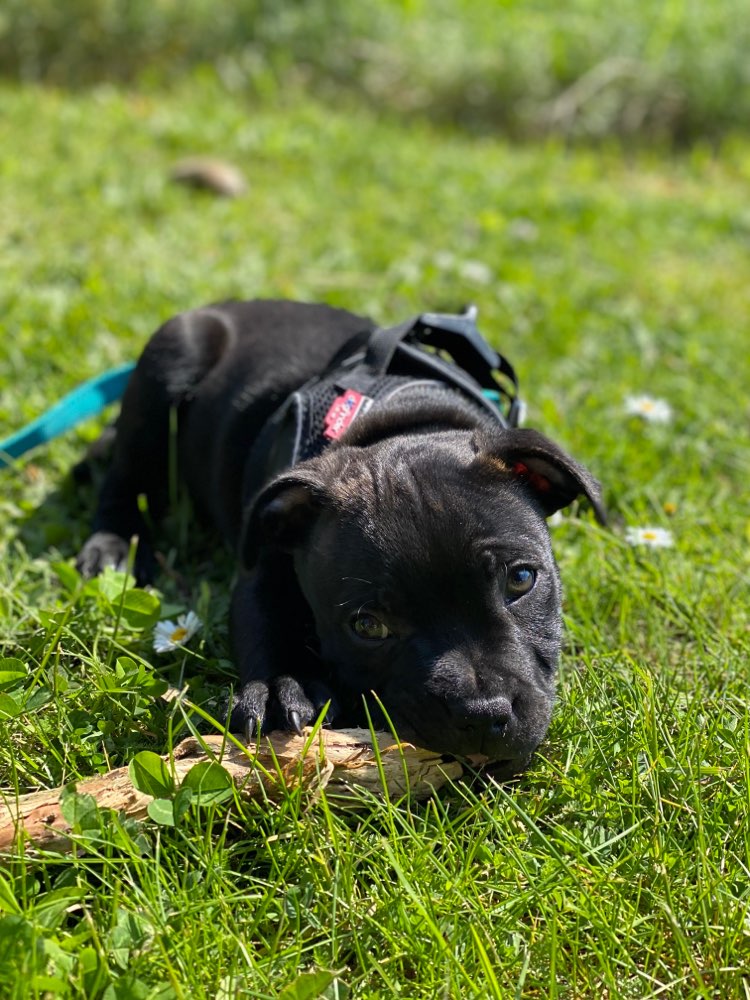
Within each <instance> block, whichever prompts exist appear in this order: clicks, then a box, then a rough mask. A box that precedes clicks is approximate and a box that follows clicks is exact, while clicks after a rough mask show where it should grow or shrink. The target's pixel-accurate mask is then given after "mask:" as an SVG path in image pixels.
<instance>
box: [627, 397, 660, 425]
mask: <svg viewBox="0 0 750 1000" xmlns="http://www.w3.org/2000/svg"><path fill="white" fill-rule="evenodd" d="M625 412H626V413H627V414H628V416H631V417H641V419H642V420H647V421H648V422H649V423H651V424H668V423H669V421H670V420H671V419H672V407H671V406H670V405H669V403H668V402H667V401H666V399H656V398H655V397H654V396H626V397H625Z"/></svg>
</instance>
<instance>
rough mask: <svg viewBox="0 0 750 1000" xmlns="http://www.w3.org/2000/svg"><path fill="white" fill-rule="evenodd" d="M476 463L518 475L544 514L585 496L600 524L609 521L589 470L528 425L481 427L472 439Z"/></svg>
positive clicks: (502, 472) (599, 489) (547, 514)
mask: <svg viewBox="0 0 750 1000" xmlns="http://www.w3.org/2000/svg"><path fill="white" fill-rule="evenodd" d="M472 446H473V448H474V450H475V452H476V456H477V457H476V459H475V461H476V462H479V463H481V464H482V465H490V466H492V467H493V468H494V470H495V471H497V472H498V473H500V474H502V475H510V476H514V477H516V478H517V479H518V480H519V481H520V482H522V483H523V484H524V486H526V488H527V489H528V490H529V491H530V492H531V493H532V494H533V496H534V498H535V499H536V501H537V503H538V504H539V505H540V506H541V508H542V510H543V511H544V513H545V515H546V516H547V517H549V515H550V514H554V512H555V511H556V510H560V509H561V508H562V507H567V506H568V504H570V503H572V502H573V501H574V500H575V499H576V497H579V496H585V497H586V499H587V500H589V501H590V503H591V506H592V507H593V509H594V513H595V515H596V519H597V521H598V522H599V523H600V524H606V523H607V514H606V511H605V509H604V505H603V503H602V492H601V486H600V485H599V483H598V482H597V480H596V479H594V477H593V476H592V475H591V473H590V472H589V471H588V469H585V468H584V467H583V466H582V465H580V464H579V463H578V462H576V461H575V459H573V458H571V457H570V455H568V454H567V452H565V451H563V449H562V448H560V447H559V446H558V445H556V444H555V443H554V441H550V439H549V438H547V437H545V436H544V434H540V433H539V431H534V430H531V429H529V428H525V427H524V428H522V429H520V430H519V429H516V428H514V429H511V430H500V429H498V430H497V431H495V430H494V428H493V429H492V430H486V429H481V430H478V431H477V432H476V433H475V434H474V437H473V439H472Z"/></svg>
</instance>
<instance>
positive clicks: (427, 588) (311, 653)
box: [78, 300, 603, 772]
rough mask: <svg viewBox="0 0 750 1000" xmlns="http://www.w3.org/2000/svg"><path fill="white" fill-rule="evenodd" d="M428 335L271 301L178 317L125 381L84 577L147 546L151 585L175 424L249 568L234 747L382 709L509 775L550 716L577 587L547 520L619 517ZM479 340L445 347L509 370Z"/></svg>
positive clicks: (430, 743)
mask: <svg viewBox="0 0 750 1000" xmlns="http://www.w3.org/2000/svg"><path fill="white" fill-rule="evenodd" d="M439 319H440V317H438V320H439ZM444 319H446V323H445V324H444V325H445V326H446V327H447V328H451V325H453V327H456V321H457V322H458V327H461V320H460V318H458V317H452V318H451V317H447V318H444ZM417 326H419V324H417ZM417 326H414V324H412V326H411V327H410V326H409V324H405V325H404V327H401V328H394V329H392V330H389V331H379V332H377V333H375V334H373V331H374V329H375V328H374V325H373V323H372V322H371V321H370V320H369V319H366V318H363V317H361V316H355V315H353V314H351V313H349V312H345V311H342V310H338V309H332V308H330V307H328V306H324V305H310V304H303V303H295V302H284V301H261V300H259V301H251V302H229V303H224V304H221V305H216V306H210V307H207V308H202V309H196V310H194V311H192V312H188V313H184V314H182V315H180V316H177V317H176V318H174V319H171V320H170V321H169V322H167V323H166V324H165V325H164V326H162V327H161V328H160V329H159V330H158V331H157V333H156V334H155V335H154V336H153V337H152V339H151V340H150V341H149V343H148V345H147V346H146V349H145V351H144V353H143V355H142V356H141V358H140V360H139V362H138V366H137V368H136V370H135V372H134V374H133V376H132V378H131V380H130V383H129V385H128V388H127V392H126V394H125V397H124V400H123V405H122V412H121V415H120V417H119V419H118V422H117V433H116V441H115V445H114V456H113V460H112V465H111V468H110V470H109V472H108V475H107V478H106V480H105V484H104V487H103V489H102V492H101V496H100V500H99V507H98V511H97V515H96V519H95V524H94V534H93V535H92V537H91V538H90V539H89V540H88V541H87V543H86V544H85V546H84V548H83V550H82V551H81V553H80V555H79V559H78V565H79V568H80V569H81V570H82V572H84V573H85V574H89V575H91V574H95V573H97V572H99V571H100V570H101V568H102V567H103V566H104V565H106V564H115V565H119V566H122V565H123V564H124V562H125V559H126V556H127V552H128V546H129V542H130V539H131V537H132V536H133V535H137V536H138V537H139V540H140V541H139V548H138V554H137V562H136V572H137V575H138V577H139V579H140V580H141V581H145V580H148V579H149V578H150V577H151V576H152V575H153V571H154V564H153V552H152V549H151V541H150V539H149V535H148V530H147V527H146V525H145V523H144V521H143V518H142V516H141V514H140V512H139V507H138V497H139V495H140V494H145V495H146V496H147V498H148V510H149V514H150V516H151V518H153V519H154V520H158V518H159V516H160V515H161V514H163V512H164V510H165V508H166V505H167V497H168V481H169V469H170V462H171V456H170V447H171V445H170V440H171V437H170V426H174V423H175V421H174V418H173V416H172V414H175V413H176V417H177V419H176V425H177V434H176V444H175V447H176V453H177V461H178V466H179V470H180V474H181V476H182V478H183V480H184V481H185V483H186V484H187V487H188V490H189V493H190V495H191V497H192V499H193V501H194V503H195V505H196V507H197V509H198V511H199V512H200V513H201V514H202V515H203V516H204V517H206V518H207V519H208V520H209V521H210V522H211V523H212V524H213V525H214V526H215V527H216V528H217V529H218V531H219V532H220V533H221V535H222V536H223V538H224V539H225V541H226V542H227V543H228V544H229V545H230V546H231V547H232V548H233V549H234V550H235V551H236V552H237V554H238V556H239V560H240V564H241V570H240V574H239V578H238V580H237V582H236V583H235V586H234V592H233V597H232V610H231V633H232V645H233V651H234V657H235V660H236V663H237V667H238V670H239V676H240V688H239V691H238V694H237V696H236V699H235V709H234V713H233V717H232V725H233V727H234V728H239V729H244V730H245V731H247V732H254V731H256V730H257V726H258V725H259V724H260V725H262V726H263V727H264V728H265V729H273V728H276V727H281V728H293V729H299V728H300V727H301V726H302V725H304V724H307V723H309V722H310V721H311V720H313V719H314V718H315V716H316V714H317V713H318V712H319V711H320V710H321V708H322V706H323V705H324V704H325V703H326V702H328V701H330V708H329V718H330V719H331V720H333V721H335V723H336V724H337V725H341V726H347V725H356V724H361V723H362V722H363V721H364V708H363V701H364V699H365V698H367V700H368V708H369V710H370V712H371V715H372V717H373V719H374V721H375V722H376V724H379V725H382V724H383V722H384V720H383V715H382V710H384V711H385V713H387V715H388V717H389V718H390V720H391V721H392V723H393V724H394V725H395V727H396V730H397V732H398V734H399V735H400V736H401V737H402V738H406V739H410V740H412V741H414V742H415V743H418V744H419V745H422V746H425V747H427V748H431V749H434V750H437V751H440V752H444V753H452V754H457V755H471V754H483V755H485V756H487V757H489V758H490V759H493V760H500V761H504V762H506V766H507V767H506V769H507V770H508V771H509V772H512V771H514V770H517V769H519V768H520V767H522V766H523V764H524V763H525V762H526V760H527V759H528V757H529V756H530V755H531V753H532V752H533V751H534V750H535V749H536V747H537V746H538V745H539V743H540V741H541V740H542V738H543V737H544V735H545V733H546V730H547V727H548V724H549V721H550V716H551V712H552V705H553V701H554V687H555V670H556V666H557V660H558V655H559V650H560V634H561V616H560V584H559V579H558V573H557V568H556V565H555V562H554V559H553V557H552V552H551V549H550V543H549V536H548V532H547V527H546V524H545V520H544V519H545V517H546V516H548V515H550V514H552V513H553V512H554V511H556V510H558V509H559V508H561V507H564V506H566V505H567V504H569V503H570V502H571V501H572V500H573V499H574V498H575V497H577V496H579V495H581V494H583V495H585V496H586V497H588V499H589V500H590V501H591V502H592V503H593V505H594V508H595V510H596V512H597V515H598V516H599V517H600V518H603V512H602V508H601V505H600V499H599V487H598V484H597V483H596V481H595V480H594V479H593V478H592V477H591V476H590V474H589V473H588V472H587V471H586V470H585V469H584V468H582V467H581V466H580V465H579V464H577V463H576V462H575V461H573V459H571V458H570V457H569V456H568V455H566V454H565V453H564V452H563V451H562V450H561V449H560V448H558V447H557V446H556V445H555V444H553V443H552V442H551V441H549V440H548V439H547V438H545V437H544V436H543V435H541V434H539V433H537V432H536V431H532V430H518V429H515V428H513V427H511V426H509V421H508V420H507V419H506V418H504V417H503V415H502V413H501V411H500V410H499V409H498V408H497V407H496V406H495V405H494V404H491V403H488V402H487V401H486V400H485V399H484V397H483V395H482V392H481V387H480V386H479V383H478V382H477V381H475V380H473V379H472V378H471V377H470V376H469V375H467V374H466V373H465V372H463V371H461V370H459V369H458V368H456V366H454V365H450V364H447V363H446V362H444V361H441V360H440V359H439V358H438V356H437V354H436V353H434V352H433V353H432V354H425V353H424V351H422V350H421V345H420V344H417V343H416V340H415V333H414V330H415V329H416V328H417ZM437 327H440V323H439V322H438V323H437ZM421 329H422V330H423V332H424V330H425V329H427V333H429V332H430V330H429V324H425V323H424V322H422V324H421ZM444 333H445V331H444ZM470 333H471V336H470V337H469V340H471V341H472V344H471V345H470V346H469V347H468V348H467V346H466V344H467V341H466V337H464V336H463V335H462V334H461V335H455V330H454V333H450V331H449V332H448V333H445V337H447V338H448V340H443V341H440V338H439V337H438V339H437V346H441V345H442V346H445V344H446V343H448V345H449V346H450V345H451V344H453V346H454V347H455V350H454V351H453V354H454V355H455V356H456V357H458V356H459V355H461V356H462V357H465V358H466V359H467V362H469V364H468V367H470V368H471V367H472V365H473V367H474V369H477V362H478V356H479V355H482V356H483V357H484V358H485V360H486V357H487V355H488V353H489V355H490V356H492V352H491V351H489V348H488V347H487V345H486V344H484V342H483V341H480V342H479V343H477V342H478V341H479V340H480V339H479V338H478V334H476V331H474V332H471V331H470ZM451 337H452V340H451V339H450V338H451ZM423 339H425V338H423ZM409 344H411V346H409ZM399 351H400V352H401V355H399ZM472 352H473V353H472ZM398 356H400V361H398V363H395V362H394V358H397V357H398ZM494 357H495V358H496V359H497V361H498V363H500V362H501V359H499V358H498V356H497V355H494ZM363 359H364V361H363ZM376 362H377V364H376ZM363 364H364V368H363ZM438 369H439V370H438ZM449 370H450V371H449ZM326 371H329V372H332V374H330V375H329V376H328V379H327V381H326V379H325V378H320V376H321V373H324V372H326ZM451 371H453V372H454V373H456V374H451ZM363 372H364V375H363ZM316 378H317V379H318V381H317V382H316ZM311 379H312V380H313V381H312V383H310V381H309V380H311ZM363 379H364V381H363ZM305 383H308V385H307V386H306V387H305V389H303V390H302V391H301V392H300V391H299V390H300V388H301V387H302V386H303V385H304V384H305ZM492 384H493V385H494V384H495V383H494V382H493V383H492ZM321 393H322V396H321ZM326 393H328V395H326ZM321 399H322V400H323V403H322V404H321ZM285 401H286V403H285ZM329 404H330V405H329ZM368 407H369V408H368ZM172 437H174V436H172ZM324 445H325V447H324ZM310 456H311V457H310ZM372 693H374V697H373V695H372Z"/></svg>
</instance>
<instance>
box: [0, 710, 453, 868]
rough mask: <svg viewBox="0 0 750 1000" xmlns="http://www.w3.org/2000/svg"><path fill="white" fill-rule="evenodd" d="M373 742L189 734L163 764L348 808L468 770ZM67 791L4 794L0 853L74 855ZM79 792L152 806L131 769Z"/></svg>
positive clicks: (135, 806)
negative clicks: (301, 791) (65, 810)
mask: <svg viewBox="0 0 750 1000" xmlns="http://www.w3.org/2000/svg"><path fill="white" fill-rule="evenodd" d="M376 738H377V753H376V749H375V747H374V746H373V740H372V734H371V733H370V731H369V730H367V729H345V730H337V731H334V730H330V729H320V730H318V732H317V733H316V734H315V736H314V737H312V738H311V737H310V730H308V732H307V733H306V734H304V735H302V736H295V735H291V734H289V733H282V732H275V733H270V734H269V735H268V736H267V737H264V738H263V739H262V740H261V741H260V743H258V744H254V743H250V744H249V745H248V747H247V749H246V750H243V749H240V748H239V747H237V746H236V745H235V744H234V743H232V742H229V741H227V740H225V739H224V738H223V737H222V736H215V735H211V736H205V737H201V738H200V739H196V738H194V737H190V738H188V739H185V740H183V741H182V743H180V744H179V745H178V746H177V747H175V750H174V753H173V755H172V756H171V757H170V756H169V755H166V756H164V757H163V760H164V761H165V762H166V764H167V766H168V767H169V768H170V770H171V771H172V772H173V776H174V779H175V784H176V785H178V786H179V784H180V782H181V781H182V779H183V778H184V777H185V775H186V774H187V773H188V771H189V770H190V769H191V768H192V767H194V766H195V765H196V764H198V763H201V762H202V761H210V760H215V761H218V762H219V763H220V764H221V765H222V767H224V768H225V769H226V771H228V773H229V774H230V776H231V778H232V780H233V781H234V784H235V787H236V788H237V790H238V792H239V793H240V794H241V795H242V796H244V797H246V798H257V797H260V796H263V797H270V798H274V797H276V798H278V797H280V796H281V795H283V793H284V791H285V789H289V788H293V787H295V786H297V785H302V786H304V787H305V788H307V789H308V790H312V791H313V792H317V791H319V790H320V789H322V788H326V790H327V792H326V794H327V795H328V796H329V797H330V798H331V800H332V801H341V802H342V803H346V802H348V803H349V804H351V803H352V802H356V801H357V800H358V799H359V800H360V801H361V799H362V795H361V791H362V789H366V790H367V791H369V792H371V793H374V794H375V795H378V796H380V797H382V796H383V795H384V794H385V795H387V796H389V797H392V796H399V795H403V794H406V793H407V792H408V793H409V795H411V796H412V797H414V798H426V797H428V796H429V795H431V794H432V793H433V792H434V791H435V789H437V788H439V787H440V785H442V784H444V783H445V782H446V781H447V780H449V779H451V778H457V777H460V775H461V774H462V772H463V767H462V765H461V764H460V763H458V762H457V761H451V760H444V759H443V757H441V756H440V754H436V753H433V752H431V751H429V750H419V749H418V748H416V747H413V746H411V744H408V743H401V744H398V743H395V742H394V740H393V737H392V736H391V735H390V733H377V734H376ZM378 754H379V756H380V762H381V763H380V766H379V765H378ZM384 786H385V787H384ZM62 791H63V789H62V788H52V789H49V790H43V791H39V792H31V793H29V794H27V795H21V796H18V797H17V798H16V797H12V793H10V794H9V793H8V792H0V797H1V798H2V802H0V852H6V853H7V852H11V851H13V850H14V849H16V848H17V846H18V842H19V838H22V839H25V840H28V841H30V842H31V844H32V845H33V846H34V847H36V848H46V849H49V850H56V851H66V850H71V848H72V843H71V841H70V840H69V839H68V836H67V835H68V834H69V833H70V831H71V827H70V824H69V823H68V822H67V821H66V819H65V817H64V816H63V814H62V811H61V808H60V796H61V793H62ZM76 791H77V792H78V793H79V794H85V795H91V796H93V798H94V799H95V800H96V802H97V805H98V806H100V807H101V808H104V809H114V810H116V811H117V812H120V813H122V814H124V815H125V816H127V817H129V818H132V819H139V820H140V819H145V818H146V815H147V808H148V804H149V802H150V801H151V796H150V795H146V794H144V793H143V792H139V791H138V790H137V789H136V788H134V787H133V784H132V782H131V780H130V777H129V774H128V768H127V767H118V768H117V769H116V770H114V771H110V772H109V773H107V774H102V775H97V776H96V777H94V778H88V779H86V780H85V781H79V782H77V784H76ZM358 793H359V794H358Z"/></svg>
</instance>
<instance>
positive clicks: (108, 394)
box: [0, 362, 135, 469]
mask: <svg viewBox="0 0 750 1000" xmlns="http://www.w3.org/2000/svg"><path fill="white" fill-rule="evenodd" d="M134 368H135V364H134V363H133V362H129V363H128V364H125V365H120V366H119V367H118V368H113V369H111V371H108V372H104V374H102V375H97V376H95V377H94V378H91V379H89V380H88V381H87V382H83V383H82V384H81V385H79V386H78V387H77V388H75V389H73V391H72V392H69V393H68V395H67V396H63V398H62V399H61V400H60V402H59V403H55V405H54V406H53V407H51V408H50V409H49V410H47V412H46V413H43V414H42V415H41V417H37V419H36V420H33V421H32V422H31V423H30V424H27V425H26V426H25V427H23V428H21V430H20V431H17V432H16V433H15V434H11V436H10V437H8V438H6V439H5V440H4V441H0V469H3V468H6V467H7V466H9V465H12V464H13V460H14V459H16V458H20V456H21V455H24V454H25V453H26V452H27V451H31V449H32V448H36V446H37V445H40V444H44V443H45V442H47V441H51V440H52V438H55V437H57V436H58V435H59V434H62V433H64V432H65V431H67V430H69V429H70V428H71V427H75V425H76V424H79V423H80V422H81V421H82V420H86V419H87V417H93V416H96V414H98V413H101V411H102V410H103V409H104V407H105V406H109V404H110V403H115V402H117V400H118V399H122V396H123V393H124V392H125V387H126V386H127V384H128V379H129V378H130V375H131V373H132V371H133V369H134Z"/></svg>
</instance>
